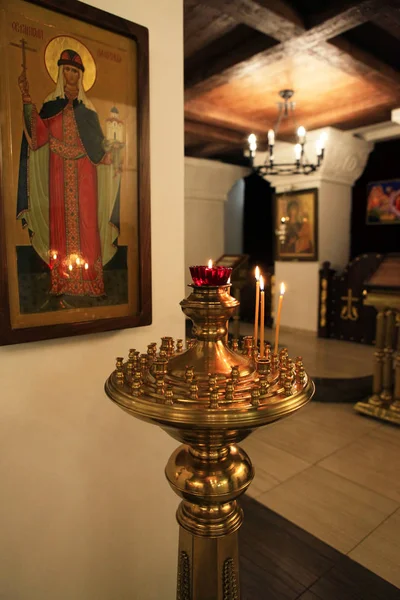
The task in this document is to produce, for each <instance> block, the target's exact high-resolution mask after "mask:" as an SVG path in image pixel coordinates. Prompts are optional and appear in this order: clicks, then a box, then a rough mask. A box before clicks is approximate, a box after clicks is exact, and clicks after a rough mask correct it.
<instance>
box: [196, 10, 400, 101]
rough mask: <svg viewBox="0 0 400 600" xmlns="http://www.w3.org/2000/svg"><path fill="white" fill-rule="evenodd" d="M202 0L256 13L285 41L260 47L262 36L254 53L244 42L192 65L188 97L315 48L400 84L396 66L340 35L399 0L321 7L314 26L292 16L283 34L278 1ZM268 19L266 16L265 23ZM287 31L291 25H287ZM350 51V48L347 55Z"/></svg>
mask: <svg viewBox="0 0 400 600" xmlns="http://www.w3.org/2000/svg"><path fill="white" fill-rule="evenodd" d="M259 1H261V0H259ZM202 2H203V3H204V4H207V5H212V6H213V7H214V8H216V7H218V8H219V9H220V10H221V11H222V12H224V14H229V15H230V16H233V17H234V18H235V19H236V20H237V21H238V22H246V24H247V25H248V26H254V20H255V19H256V16H257V17H258V21H259V22H258V27H257V29H258V31H261V30H263V31H264V33H267V34H268V35H271V36H273V37H274V38H275V39H278V38H281V40H285V41H283V43H280V44H277V45H275V46H271V47H269V48H266V49H265V50H262V51H258V52H257V44H258V42H257V44H255V46H254V50H255V53H254V54H253V55H252V56H247V55H250V54H251V49H249V52H246V50H245V48H243V47H241V48H240V51H238V52H237V54H236V55H235V53H234V52H233V53H232V55H231V56H229V57H227V56H224V53H223V54H222V55H221V56H220V57H219V58H216V59H215V60H214V61H213V62H212V64H211V65H209V64H208V65H207V67H203V68H200V67H199V68H198V69H197V71H195V72H193V74H191V73H190V72H189V71H187V75H186V77H185V101H188V100H191V99H193V98H196V97H198V96H200V95H202V94H205V93H206V92H208V91H210V90H212V89H214V88H216V87H219V86H221V85H224V84H226V83H229V82H230V81H231V80H233V79H236V78H239V77H243V76H245V75H247V74H248V73H249V72H251V71H253V70H255V69H257V68H259V67H261V66H263V67H264V66H266V65H268V64H272V63H274V62H277V61H279V60H281V59H283V58H285V57H287V56H290V55H293V54H296V53H298V52H307V51H311V53H312V54H313V55H314V56H316V57H318V58H320V59H321V60H324V61H326V62H328V63H329V64H335V65H336V66H339V67H340V68H343V67H345V70H346V72H351V73H352V74H353V75H362V76H363V77H365V76H368V77H370V78H371V79H373V80H374V81H377V80H379V81H381V82H382V83H383V84H384V85H388V84H390V81H391V80H392V81H394V82H395V85H397V78H398V76H399V74H398V73H397V71H395V70H394V69H392V68H391V67H389V66H388V65H386V63H384V62H382V61H380V60H379V59H377V58H375V57H372V55H369V54H368V53H366V52H364V51H362V50H360V49H358V48H357V47H355V46H354V45H351V44H349V43H348V42H347V41H346V40H344V39H341V38H340V37H339V34H341V33H343V32H345V31H347V30H348V29H349V28H354V27H356V26H357V25H361V24H362V23H365V21H366V20H367V19H370V18H372V16H373V15H375V14H379V12H380V11H382V9H383V8H385V7H387V6H390V7H393V6H397V5H398V4H399V0H388V1H384V0H363V1H361V2H358V3H357V5H356V6H354V5H353V6H350V7H349V6H348V4H347V3H346V4H345V6H344V8H343V10H342V12H336V13H335V14H332V11H329V12H324V13H321V14H320V15H319V16H318V15H316V16H315V17H314V18H312V19H311V22H312V23H314V26H313V27H312V29H309V30H308V31H306V30H305V29H304V27H303V26H302V25H301V24H298V23H296V26H295V28H293V23H292V22H289V21H287V22H288V23H290V24H291V26H292V29H291V30H290V31H291V34H290V35H286V34H285V35H283V36H282V35H281V34H279V31H281V30H280V29H279V27H280V26H281V22H282V19H283V20H284V19H286V17H282V16H281V15H277V14H276V13H274V12H273V11H274V10H276V6H275V2H271V3H270V2H268V5H271V6H272V8H268V9H267V8H264V6H262V7H261V6H260V4H258V3H257V2H255V1H254V0H202ZM280 4H282V3H280ZM393 10H394V9H393ZM265 11H266V12H265ZM270 13H273V14H274V15H275V17H276V19H277V21H276V19H275V20H274V19H270V16H269V15H270ZM267 14H268V17H267ZM263 19H265V23H264V21H263ZM241 20H242V21H241ZM262 23H264V25H263V24H262ZM251 24H252V25H251ZM285 31H286V32H287V31H288V30H287V29H285ZM332 38H335V40H334V44H330V43H328V42H327V41H326V40H328V39H332ZM267 39H268V38H267ZM258 49H259V48H258ZM225 54H226V53H225ZM345 54H348V57H347V58H346V57H345ZM207 62H209V61H207ZM341 65H343V67H342V66H341ZM371 71H373V73H371Z"/></svg>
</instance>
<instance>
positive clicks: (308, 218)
mask: <svg viewBox="0 0 400 600" xmlns="http://www.w3.org/2000/svg"><path fill="white" fill-rule="evenodd" d="M275 232H276V251H275V257H276V260H301V261H303V260H314V261H316V260H318V190H317V189H310V190H301V191H298V192H284V193H281V194H277V195H276V201H275Z"/></svg>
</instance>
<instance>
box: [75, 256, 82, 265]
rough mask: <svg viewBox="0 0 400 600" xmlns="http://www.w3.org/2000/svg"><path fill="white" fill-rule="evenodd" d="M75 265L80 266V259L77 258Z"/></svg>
mask: <svg viewBox="0 0 400 600" xmlns="http://www.w3.org/2000/svg"><path fill="white" fill-rule="evenodd" d="M76 264H77V265H80V264H81V259H80V258H79V257H78V258H77V259H76Z"/></svg>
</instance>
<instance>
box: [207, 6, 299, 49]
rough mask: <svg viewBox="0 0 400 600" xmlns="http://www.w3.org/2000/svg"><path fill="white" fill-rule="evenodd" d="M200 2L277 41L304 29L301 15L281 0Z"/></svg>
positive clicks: (290, 37) (283, 40) (281, 40)
mask: <svg viewBox="0 0 400 600" xmlns="http://www.w3.org/2000/svg"><path fill="white" fill-rule="evenodd" d="M201 3H202V4H206V5H207V6H210V7H211V8H218V10H219V11H220V12H221V13H223V14H225V15H229V16H230V17H232V18H234V19H235V20H236V21H237V22H238V23H244V24H245V25H248V26H249V27H252V28H253V29H256V30H257V31H260V32H261V33H265V34H266V35H270V36H272V37H273V38H275V39H276V40H278V41H279V42H285V41H287V40H290V39H292V38H293V37H295V36H297V35H300V34H301V33H302V32H303V31H304V24H303V22H302V19H301V17H300V16H299V15H298V14H297V13H296V12H295V11H294V10H293V9H291V8H290V7H289V5H288V4H285V3H284V2H283V1H282V0H279V1H278V0H270V1H269V2H268V3H265V4H264V3H262V4H261V2H255V1H254V0H201ZM266 4H268V6H266Z"/></svg>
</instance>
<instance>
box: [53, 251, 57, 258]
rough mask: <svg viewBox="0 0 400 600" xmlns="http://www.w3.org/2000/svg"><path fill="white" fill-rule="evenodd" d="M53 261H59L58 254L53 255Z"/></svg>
mask: <svg viewBox="0 0 400 600" xmlns="http://www.w3.org/2000/svg"><path fill="white" fill-rule="evenodd" d="M53 260H57V252H54V254H53Z"/></svg>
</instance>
